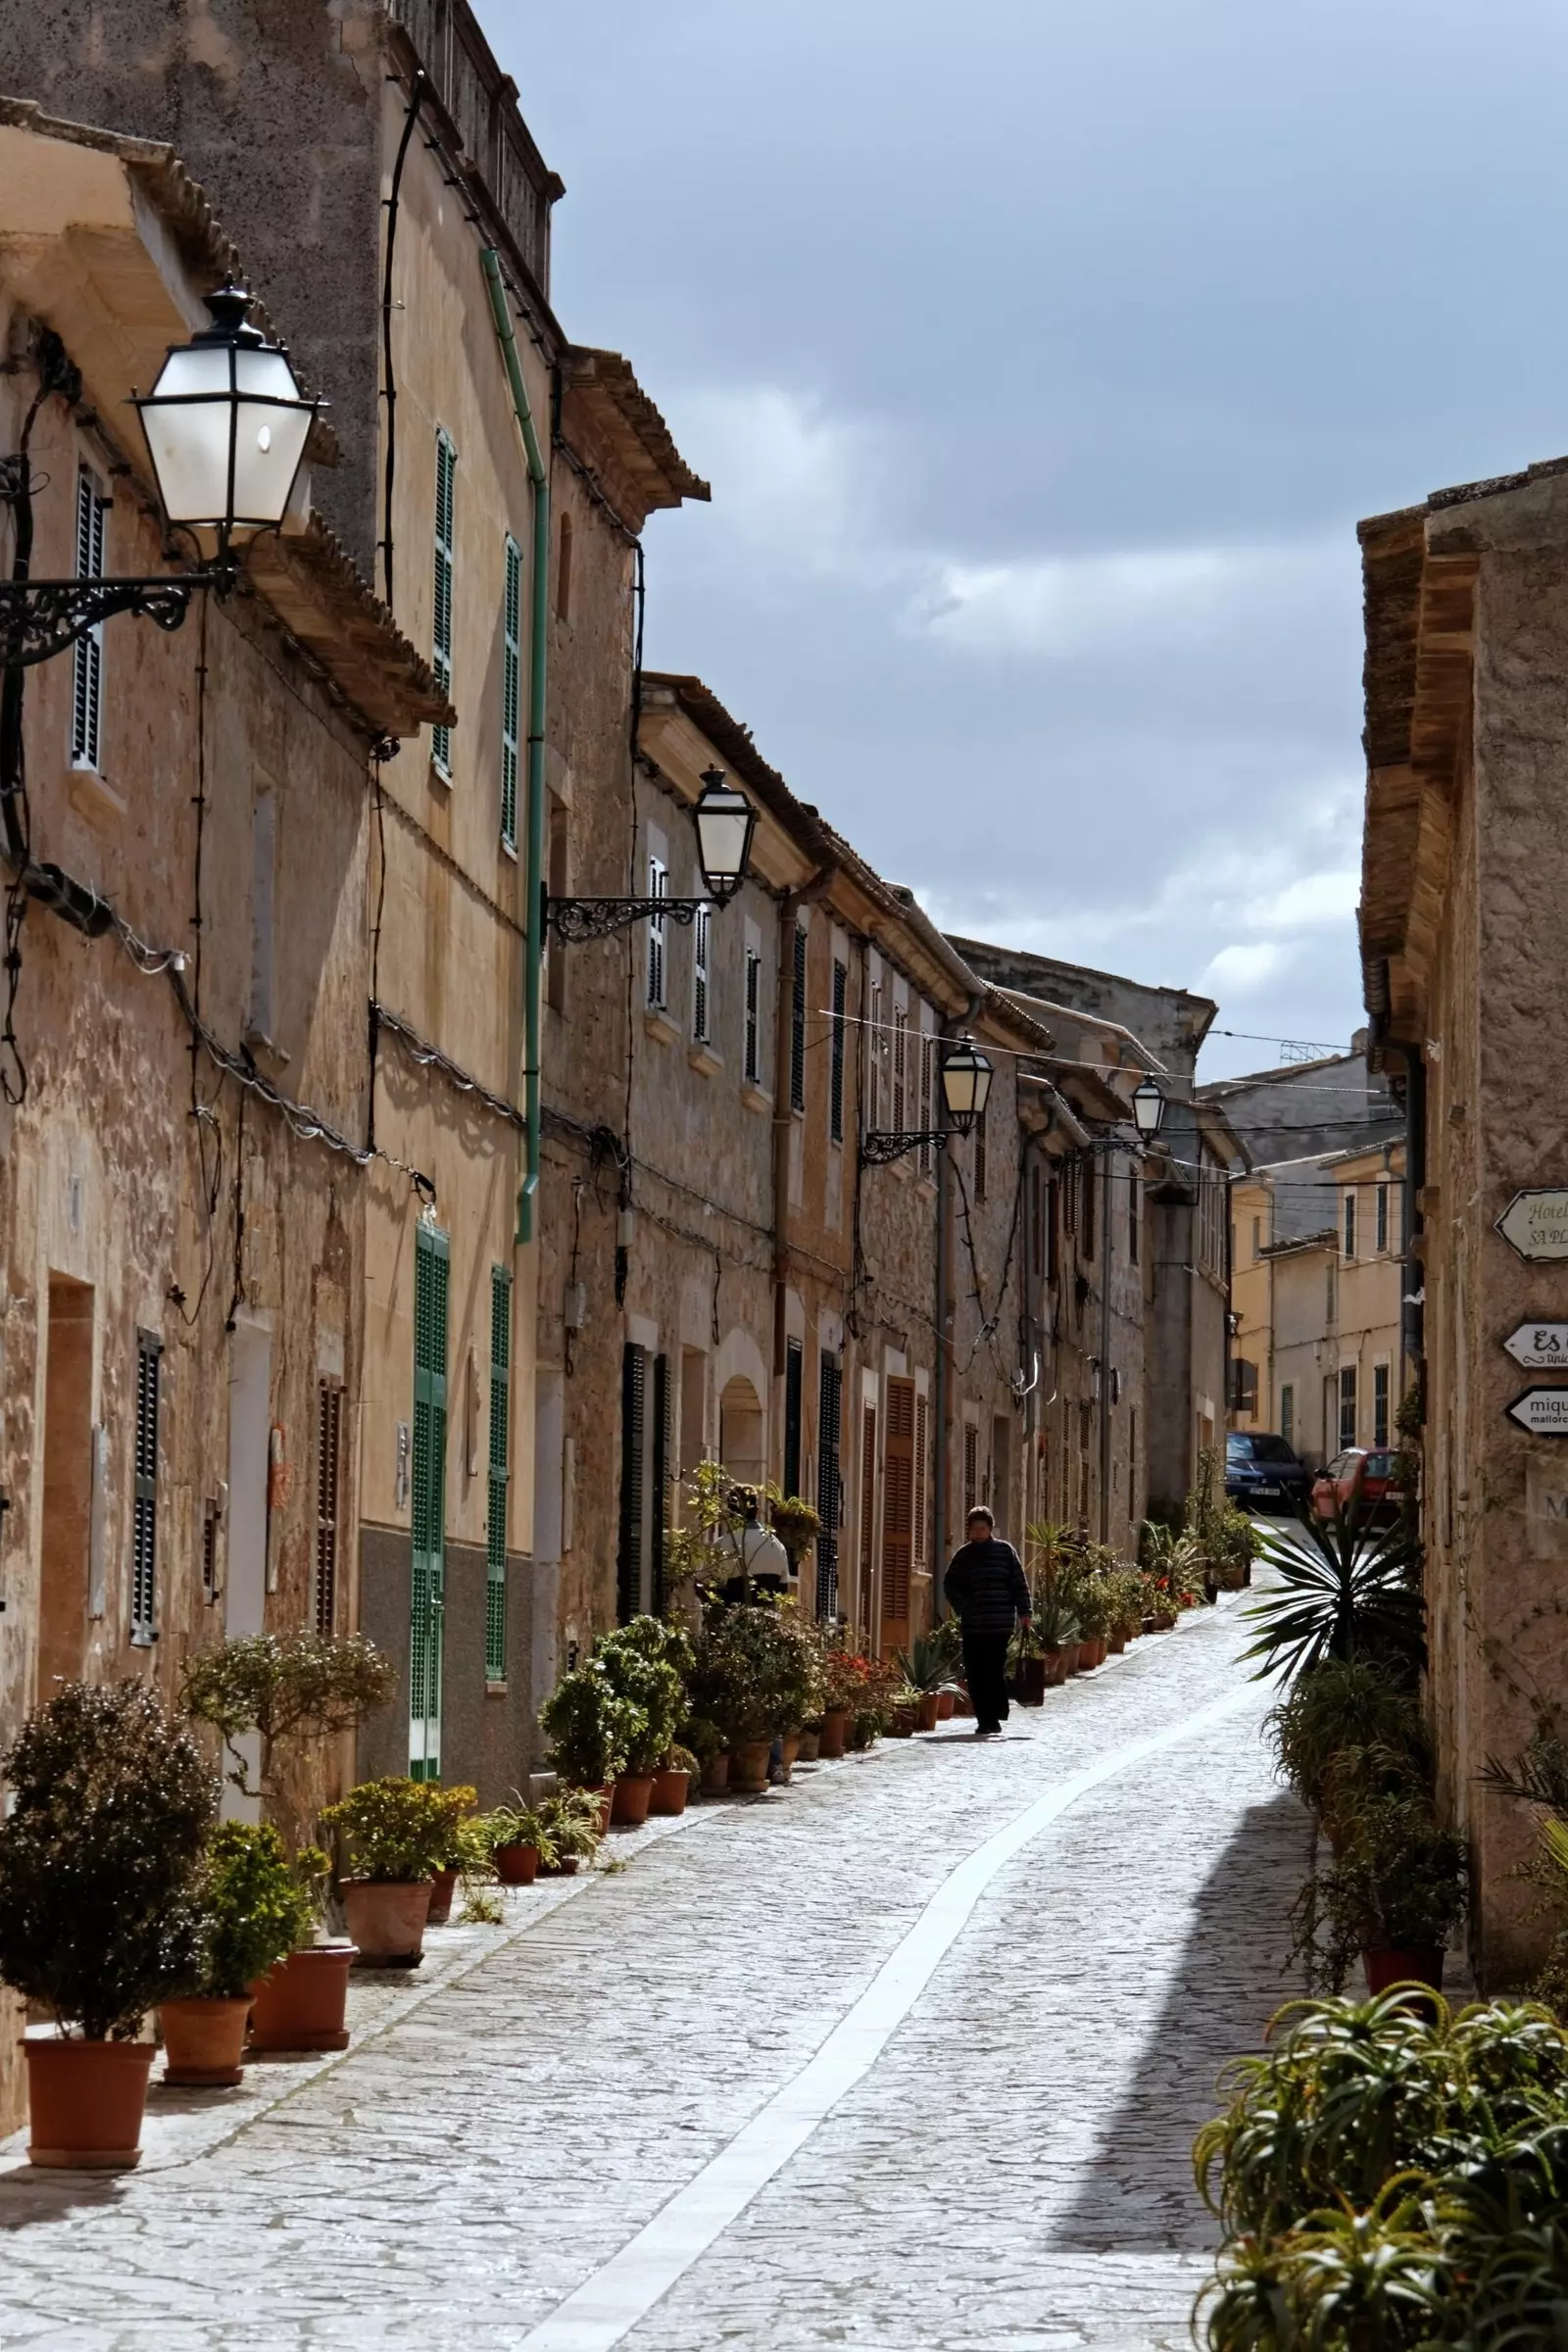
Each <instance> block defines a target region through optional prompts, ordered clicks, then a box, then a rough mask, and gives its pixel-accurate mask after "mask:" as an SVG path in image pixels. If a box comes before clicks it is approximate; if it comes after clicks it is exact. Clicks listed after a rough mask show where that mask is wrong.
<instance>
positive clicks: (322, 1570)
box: [315, 1380, 343, 1641]
mask: <svg viewBox="0 0 1568 2352" xmlns="http://www.w3.org/2000/svg"><path fill="white" fill-rule="evenodd" d="M342 1496H343V1390H342V1387H341V1385H340V1384H339V1383H338V1382H337V1381H335V1380H323V1381H320V1382H319V1383H318V1384H317V1392H316V1612H315V1613H316V1630H317V1632H318V1633H319V1635H320V1636H321V1637H322V1639H323V1640H328V1641H329V1640H330V1639H331V1637H332V1635H333V1633H334V1632H335V1631H336V1629H337V1570H338V1558H339V1552H340V1545H341V1541H342V1533H341V1525H340V1522H341V1516H342Z"/></svg>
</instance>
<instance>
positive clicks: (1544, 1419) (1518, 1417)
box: [1505, 1389, 1568, 1438]
mask: <svg viewBox="0 0 1568 2352" xmlns="http://www.w3.org/2000/svg"><path fill="white" fill-rule="evenodd" d="M1505 1410H1506V1412H1507V1415H1508V1418H1509V1420H1510V1421H1517V1423H1518V1424H1519V1427H1520V1428H1521V1429H1528V1430H1529V1432H1530V1435H1531V1436H1532V1437H1533V1438H1568V1389H1526V1390H1525V1391H1524V1393H1523V1394H1522V1395H1521V1396H1518V1397H1515V1398H1514V1400H1513V1402H1512V1404H1510V1405H1508V1406H1506V1407H1505Z"/></svg>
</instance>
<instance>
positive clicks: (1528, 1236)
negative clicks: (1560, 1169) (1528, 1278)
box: [1497, 1185, 1568, 1264]
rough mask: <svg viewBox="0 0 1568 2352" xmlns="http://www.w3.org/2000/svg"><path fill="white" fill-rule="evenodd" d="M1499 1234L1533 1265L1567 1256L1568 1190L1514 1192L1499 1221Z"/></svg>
mask: <svg viewBox="0 0 1568 2352" xmlns="http://www.w3.org/2000/svg"><path fill="white" fill-rule="evenodd" d="M1497 1231H1498V1232H1499V1233H1500V1234H1501V1236H1502V1238H1503V1240H1504V1241H1505V1242H1506V1243H1507V1244H1508V1246H1509V1247H1510V1249H1513V1250H1517V1251H1518V1252H1519V1255H1520V1256H1521V1257H1523V1258H1527V1259H1529V1260H1530V1262H1531V1263H1532V1264H1536V1263H1539V1262H1540V1261H1541V1260H1543V1259H1545V1258H1553V1257H1568V1187H1564V1186H1561V1185H1558V1186H1555V1187H1553V1188H1552V1189H1551V1190H1550V1191H1545V1192H1537V1193H1515V1195H1514V1197H1513V1199H1512V1200H1511V1201H1509V1203H1508V1205H1507V1207H1506V1208H1505V1209H1504V1210H1503V1212H1502V1214H1501V1216H1500V1217H1499V1218H1498V1219H1497Z"/></svg>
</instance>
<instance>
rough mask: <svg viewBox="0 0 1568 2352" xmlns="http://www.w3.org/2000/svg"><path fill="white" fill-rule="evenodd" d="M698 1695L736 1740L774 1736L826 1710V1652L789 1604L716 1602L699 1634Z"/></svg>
mask: <svg viewBox="0 0 1568 2352" xmlns="http://www.w3.org/2000/svg"><path fill="white" fill-rule="evenodd" d="M692 1695H693V1704H694V1706H696V1707H697V1709H698V1710H699V1712H700V1713H702V1714H703V1715H705V1716H709V1717H711V1719H712V1720H713V1721H715V1722H716V1723H717V1724H718V1725H719V1726H720V1728H721V1729H722V1731H723V1732H724V1735H725V1737H726V1738H727V1739H728V1740H729V1742H730V1744H731V1746H734V1745H735V1744H736V1743H737V1742H738V1741H749V1740H772V1739H775V1738H776V1737H777V1736H778V1734H779V1733H781V1732H787V1731H792V1730H794V1729H795V1728H796V1727H797V1726H798V1725H800V1724H803V1723H809V1721H810V1720H811V1718H812V1717H813V1716H814V1715H816V1714H818V1713H819V1712H820V1711H821V1707H822V1704H823V1701H824V1698H825V1695H826V1691H825V1685H824V1674H823V1660H822V1656H821V1652H820V1650H819V1648H818V1645H817V1644H816V1642H814V1641H813V1639H812V1637H811V1634H810V1631H809V1629H808V1628H805V1627H802V1626H801V1625H800V1624H799V1622H798V1621H797V1618H796V1613H795V1610H794V1608H793V1607H792V1606H790V1605H789V1604H787V1603H784V1604H781V1603H779V1602H777V1601H774V1600H772V1599H770V1598H759V1599H757V1600H754V1601H752V1602H749V1603H743V1604H737V1605H734V1606H731V1605H729V1604H727V1603H724V1602H716V1603H712V1604H711V1605H710V1606H709V1608H708V1610H707V1611H706V1614H705V1618H704V1624H703V1630H702V1633H701V1635H700V1636H699V1638H698V1642H697V1661H696V1667H695V1670H694V1674H693V1686H692Z"/></svg>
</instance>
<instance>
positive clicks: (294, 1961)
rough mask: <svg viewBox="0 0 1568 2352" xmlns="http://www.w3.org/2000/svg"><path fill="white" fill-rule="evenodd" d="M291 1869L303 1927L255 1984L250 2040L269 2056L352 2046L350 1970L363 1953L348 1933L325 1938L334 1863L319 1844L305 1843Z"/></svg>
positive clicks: (253, 2047) (341, 2048)
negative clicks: (323, 1920)
mask: <svg viewBox="0 0 1568 2352" xmlns="http://www.w3.org/2000/svg"><path fill="white" fill-rule="evenodd" d="M289 1875H290V1877H291V1878H292V1880H293V1882H294V1887H295V1891H296V1892H297V1894H298V1895H299V1898H300V1912H299V1918H300V1927H299V1932H298V1935H297V1937H296V1940H295V1944H294V1949H293V1950H292V1951H291V1952H285V1953H284V1955H283V1957H282V1958H281V1959H280V1960H279V1961H278V1962H277V1963H276V1964H275V1966H273V1967H272V1968H270V1969H269V1970H268V1971H267V1973H266V1975H265V1976H262V1977H258V1978H257V1979H256V1981H255V1982H254V1983H253V1984H252V1985H251V1987H250V1991H251V2017H250V2032H249V2044H250V2047H251V2048H252V2049H253V2050H259V2051H265V2052H267V2054H268V2055H269V2056H276V2055H277V2054H278V2053H279V2052H280V2051H283V2050H346V2049H347V2048H348V2046H349V2034H348V2027H347V2025H346V2024H345V2022H344V2021H345V2018H346V2016H347V2013H348V1997H349V1970H350V1969H351V1968H352V1967H353V1965H354V1963H355V1961H356V1960H357V1959H358V1958H359V1956H360V1955H359V1953H358V1951H357V1950H356V1948H355V1946H354V1945H353V1944H352V1943H351V1942H350V1941H349V1939H348V1937H347V1936H332V1937H329V1938H327V1939H325V1940H322V1939H321V1911H322V1906H323V1903H324V1901H325V1897H326V1887H327V1882H328V1880H329V1879H330V1878H331V1875H332V1864H331V1861H330V1859H329V1857H328V1856H327V1855H326V1854H324V1853H323V1852H322V1851H321V1848H320V1847H319V1845H302V1846H301V1847H300V1848H299V1849H298V1851H297V1852H296V1853H295V1854H294V1856H293V1858H292V1860H291V1862H290V1864H289Z"/></svg>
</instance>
